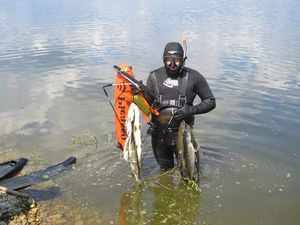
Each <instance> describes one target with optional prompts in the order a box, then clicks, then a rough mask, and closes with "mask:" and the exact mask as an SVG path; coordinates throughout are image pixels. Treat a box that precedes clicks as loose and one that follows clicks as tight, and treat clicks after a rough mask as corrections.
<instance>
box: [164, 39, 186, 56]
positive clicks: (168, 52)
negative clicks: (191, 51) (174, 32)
mask: <svg viewBox="0 0 300 225" xmlns="http://www.w3.org/2000/svg"><path fill="white" fill-rule="evenodd" d="M168 56H171V57H178V58H183V48H182V46H181V44H180V43H178V42H169V43H167V44H166V46H165V49H164V55H163V57H164V58H165V57H168Z"/></svg>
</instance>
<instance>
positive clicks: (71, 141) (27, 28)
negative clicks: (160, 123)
mask: <svg viewBox="0 0 300 225" xmlns="http://www.w3.org/2000/svg"><path fill="white" fill-rule="evenodd" d="M299 11H300V2H299V1H296V0H285V1H283V0H275V1H269V0H263V1H260V0H239V1H237V0H231V1H229V0H220V1H215V0H213V1H204V0H196V1H192V0H185V1H178V2H175V1H171V0H166V1H159V0H148V1H133V0H128V1H120V0H117V1H114V2H113V3H112V2H109V1H103V0H102V1H101V0H98V1H97V0H92V1H83V0H75V1H74V0H72V1H71V0H64V1H58V0H52V1H36V0H28V1H21V0H15V1H11V0H1V2H0V36H1V38H0V102H1V104H0V127H1V129H0V151H1V150H5V149H17V150H18V151H21V152H24V154H25V155H26V154H27V155H28V154H38V155H39V156H40V157H41V158H43V159H47V160H48V162H49V164H50V163H56V162H59V161H62V160H63V159H65V158H66V157H68V156H70V155H75V156H77V158H78V162H77V165H76V168H75V169H73V170H72V171H70V172H69V173H67V174H66V175H64V176H63V178H61V179H58V180H57V181H56V183H57V185H58V187H59V188H60V189H61V195H60V196H58V197H57V198H60V199H61V200H63V201H64V202H65V203H66V204H69V205H72V207H75V208H82V209H86V211H90V212H97V213H99V214H101V215H102V216H103V215H104V217H102V220H101V222H99V221H100V220H97V219H96V218H95V221H94V222H93V224H96V223H100V224H122V225H123V224H155V225H156V224H213V225H217V224H230V225H234V224H243V225H247V224H249V225H250V224H251V225H252V224H272V225H282V224H285V225H296V224H299V221H300V215H299V208H300V199H299V194H300V193H299V192H300V191H299V190H300V163H299V160H300V148H299V146H300V117H299V116H300V56H299V55H300V14H299ZM182 35H187V36H188V52H187V55H188V60H187V63H186V65H187V66H189V67H191V68H194V69H196V70H198V71H199V72H201V73H202V74H203V75H204V77H205V78H206V79H207V81H208V83H209V84H210V87H211V89H212V91H213V93H214V95H215V97H216V101H217V108H216V109H215V110H214V111H212V112H210V113H208V114H204V115H199V116H197V117H196V123H195V133H196V135H197V138H198V139H199V142H200V144H201V148H202V151H203V157H202V161H201V170H202V174H203V177H202V181H201V189H202V191H201V193H199V192H197V191H195V190H193V189H191V188H189V187H187V186H186V185H183V184H182V183H181V182H180V177H179V172H178V170H175V171H173V172H170V173H167V174H162V175H160V174H159V168H158V165H157V164H156V162H155V160H154V157H153V154H152V151H151V149H150V144H149V143H150V141H149V139H147V140H146V141H145V147H144V150H143V151H144V154H143V155H144V156H145V160H144V166H143V170H142V173H143V176H144V177H145V185H143V186H138V185H135V181H134V179H133V178H132V177H130V169H129V166H128V165H127V164H126V163H125V162H124V161H123V160H122V159H121V157H120V156H121V152H120V150H119V149H117V148H116V147H115V142H114V140H115V139H114V127H113V123H114V114H113V111H112V109H111V108H110V105H109V103H108V101H107V99H106V97H105V95H104V93H103V91H102V86H103V84H106V83H111V82H113V80H114V75H115V71H114V69H113V68H112V65H113V64H116V65H119V64H121V63H126V64H129V65H132V66H133V69H134V72H135V74H136V77H137V78H138V79H139V80H143V81H146V79H147V76H148V74H149V72H150V71H151V70H153V69H155V68H157V67H160V66H161V65H162V52H163V48H164V45H165V44H166V43H167V42H169V41H180V37H181V36H182ZM110 95H111V96H112V91H110ZM144 129H146V126H144ZM95 140H98V145H97V146H96V145H94V142H95ZM84 141H89V142H92V143H85V144H84V143H83V144H82V142H84ZM86 211H85V212H86ZM95 215H96V214H95ZM86 216H87V217H92V216H91V214H86ZM103 218H104V219H103ZM88 219H91V218H87V221H88ZM89 221H90V220H89Z"/></svg>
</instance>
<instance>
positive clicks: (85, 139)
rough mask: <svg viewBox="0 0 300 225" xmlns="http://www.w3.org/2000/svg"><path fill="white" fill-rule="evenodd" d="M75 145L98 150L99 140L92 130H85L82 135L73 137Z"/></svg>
mask: <svg viewBox="0 0 300 225" xmlns="http://www.w3.org/2000/svg"><path fill="white" fill-rule="evenodd" d="M71 141H72V143H73V144H81V145H85V146H95V147H96V149H97V148H98V144H99V140H98V138H97V137H96V135H95V134H94V133H92V131H91V130H85V131H83V133H82V134H81V135H78V136H72V139H71Z"/></svg>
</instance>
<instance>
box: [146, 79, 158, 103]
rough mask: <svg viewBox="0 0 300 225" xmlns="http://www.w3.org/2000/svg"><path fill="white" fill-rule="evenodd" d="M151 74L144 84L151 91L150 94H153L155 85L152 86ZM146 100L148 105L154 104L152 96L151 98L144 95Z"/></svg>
mask: <svg viewBox="0 0 300 225" xmlns="http://www.w3.org/2000/svg"><path fill="white" fill-rule="evenodd" d="M152 76H153V74H152V73H150V74H149V76H148V79H147V82H146V86H147V87H148V88H149V89H150V90H151V91H152V93H155V84H154V80H153V77H152ZM144 95H145V97H146V99H147V100H148V101H149V103H150V104H152V103H153V102H154V98H153V96H151V95H150V94H148V93H144Z"/></svg>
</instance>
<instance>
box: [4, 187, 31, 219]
mask: <svg viewBox="0 0 300 225" xmlns="http://www.w3.org/2000/svg"><path fill="white" fill-rule="evenodd" d="M34 204H35V202H34V200H33V199H32V198H28V197H27V196H26V197H24V196H20V195H11V194H9V193H8V192H7V191H3V190H0V221H9V220H10V218H12V217H14V216H16V215H19V214H21V213H25V214H26V213H27V212H28V211H29V210H30V208H32V205H34Z"/></svg>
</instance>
